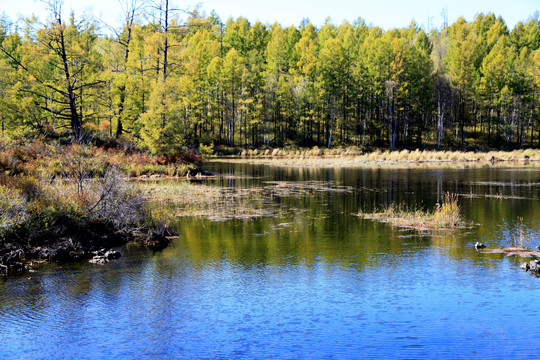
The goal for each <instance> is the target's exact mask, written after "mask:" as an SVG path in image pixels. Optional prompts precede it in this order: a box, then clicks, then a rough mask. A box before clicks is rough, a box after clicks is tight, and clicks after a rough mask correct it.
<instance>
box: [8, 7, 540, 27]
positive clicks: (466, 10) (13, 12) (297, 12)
mask: <svg viewBox="0 0 540 360" xmlns="http://www.w3.org/2000/svg"><path fill="white" fill-rule="evenodd" d="M171 3H173V4H174V5H176V6H178V7H181V8H183V9H194V8H195V7H196V6H197V5H199V6H200V10H201V11H205V12H206V13H207V14H209V13H210V12H211V11H212V10H215V11H216V12H217V14H218V15H219V16H220V17H221V19H222V20H223V21H224V22H225V21H226V20H227V19H228V18H229V17H234V18H237V17H239V16H242V17H245V18H247V19H248V20H250V21H251V22H252V23H253V22H255V21H257V20H258V21H261V22H263V23H266V24H272V23H274V22H275V21H278V22H279V23H280V24H281V25H282V26H289V25H295V26H298V25H299V24H300V22H301V21H302V19H304V18H308V19H309V20H310V21H311V22H312V23H313V24H315V25H316V26H320V25H322V24H323V23H324V21H325V19H326V18H328V17H330V19H331V20H332V22H333V23H334V24H340V23H341V22H342V21H343V20H347V21H349V22H353V21H354V20H355V19H357V18H358V17H361V18H363V19H364V20H365V22H366V23H367V24H372V25H373V26H380V27H382V28H384V29H386V30H387V29H391V28H395V27H406V26H408V25H409V24H410V23H411V21H412V20H413V19H414V20H415V21H416V23H417V24H419V25H421V26H422V27H423V28H424V29H426V28H428V24H429V27H430V28H433V27H440V26H441V25H442V22H443V17H442V15H441V10H442V9H446V10H447V13H448V22H449V23H450V24H452V23H453V22H454V21H455V20H456V19H457V18H458V17H460V16H463V17H464V18H465V19H466V20H467V21H471V20H473V19H474V16H475V14H477V13H480V12H483V13H488V12H493V13H495V15H497V16H499V15H500V16H502V18H503V19H504V20H505V22H506V24H507V26H508V27H509V28H510V29H512V28H513V27H514V25H515V24H516V23H517V22H518V21H526V20H527V19H528V18H529V17H530V16H531V15H533V14H534V13H535V11H538V10H540V0H514V1H508V0H505V1H501V0H451V1H449V0H408V1H405V0H369V1H368V0H356V1H355V0H275V1H268V0H267V1H257V0H251V1H250V0H226V1H224V0H204V1H201V2H199V1H197V0H195V1H190V0H181V1H178V0H171ZM70 10H74V11H75V15H76V17H78V16H79V15H82V14H83V13H84V12H85V11H91V12H92V13H93V14H94V15H96V16H98V17H100V18H101V19H102V20H103V21H105V22H106V23H107V24H110V25H113V26H114V25H117V24H118V22H119V20H120V14H121V7H120V5H119V2H118V0H64V5H63V15H64V16H65V17H67V16H68V15H69V12H70ZM2 12H3V13H5V14H6V15H8V16H9V17H10V18H11V19H17V18H18V17H19V16H20V15H22V16H30V15H32V14H35V15H37V16H38V17H40V18H44V17H45V16H46V14H47V11H46V6H45V4H44V3H43V2H41V1H36V0H0V13H2Z"/></svg>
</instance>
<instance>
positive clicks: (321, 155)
mask: <svg viewBox="0 0 540 360" xmlns="http://www.w3.org/2000/svg"><path fill="white" fill-rule="evenodd" d="M218 154H219V152H218ZM221 154H223V152H221ZM228 154H232V156H234V157H237V158H243V159H252V160H258V161H265V162H268V161H269V160H272V161H273V162H274V163H281V164H287V165H297V166H300V165H302V164H306V165H316V164H322V166H325V164H328V165H331V164H336V163H338V164H342V165H345V166H362V165H364V166H372V165H374V164H376V165H381V164H382V165H384V164H390V165H396V164H398V165H399V164H425V163H428V164H429V163H436V164H439V163H449V164H453V163H458V164H466V163H477V164H486V165H487V164H489V165H499V164H504V163H510V162H513V163H515V162H520V163H526V162H527V163H531V162H533V163H534V162H540V150H537V149H522V150H514V151H485V152H481V151H477V152H474V151H446V150H445V151H438V150H419V149H416V150H412V151H410V150H395V151H390V150H374V151H369V152H367V151H362V150H361V149H360V148H358V147H355V146H352V147H347V148H332V149H325V148H318V147H314V148H310V149H306V148H285V149H263V150H237V151H232V150H231V151H229V152H228Z"/></svg>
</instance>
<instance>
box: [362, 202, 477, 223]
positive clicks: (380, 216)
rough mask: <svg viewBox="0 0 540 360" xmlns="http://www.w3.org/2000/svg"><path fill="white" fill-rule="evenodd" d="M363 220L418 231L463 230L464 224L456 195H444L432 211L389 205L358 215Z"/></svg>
mask: <svg viewBox="0 0 540 360" xmlns="http://www.w3.org/2000/svg"><path fill="white" fill-rule="evenodd" d="M358 216H360V217H361V218H363V219H369V220H375V221H379V222H386V223H389V224H391V225H393V226H398V227H407V228H414V229H418V230H449V229H458V228H463V227H464V226H465V225H466V223H465V221H464V219H463V217H462V215H461V213H460V207H459V204H458V197H457V195H456V194H451V193H445V194H444V195H443V197H442V199H441V202H440V203H437V204H436V205H435V208H434V210H432V211H429V210H427V211H425V210H410V209H407V208H404V207H400V206H396V205H394V204H391V205H390V206H388V207H387V208H385V209H383V210H381V211H376V212H372V213H364V212H360V213H358Z"/></svg>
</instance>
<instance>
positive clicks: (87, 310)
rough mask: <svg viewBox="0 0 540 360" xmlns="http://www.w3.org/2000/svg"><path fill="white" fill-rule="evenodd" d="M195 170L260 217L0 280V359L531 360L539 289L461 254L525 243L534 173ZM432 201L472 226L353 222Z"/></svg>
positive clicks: (510, 268) (537, 228) (537, 179)
mask: <svg viewBox="0 0 540 360" xmlns="http://www.w3.org/2000/svg"><path fill="white" fill-rule="evenodd" d="M208 167H209V170H211V171H215V172H218V173H220V174H223V175H225V176H221V177H218V178H216V179H214V180H209V181H208V182H209V183H214V184H215V185H218V186H226V187H231V191H233V192H234V191H237V190H238V189H241V188H242V189H250V188H256V189H257V193H260V194H262V195H263V197H264V201H263V202H262V203H260V202H258V203H257V204H254V206H255V207H256V206H263V207H264V208H267V209H272V210H273V211H274V212H273V213H274V214H276V215H275V217H263V218H255V219H237V220H229V221H209V220H205V219H201V218H181V219H180V222H179V224H178V228H179V231H180V232H181V233H182V237H181V238H180V239H178V240H177V241H176V242H175V243H174V244H173V245H172V246H171V247H169V248H167V249H165V250H164V251H162V252H158V253H153V252H150V251H147V250H144V249H140V248H136V247H131V248H126V249H122V252H123V253H124V256H123V257H122V258H121V259H120V260H119V261H116V262H112V263H109V264H107V265H105V266H102V267H101V266H95V265H90V264H85V263H83V264H69V265H65V266H62V267H58V266H55V265H46V266H44V267H43V268H42V269H40V271H39V272H37V273H31V274H26V275H25V276H23V277H19V278H11V279H8V280H5V281H2V282H0V339H1V341H2V344H1V347H0V358H6V359H7V358H9V359H29V358H38V359H41V358H55V359H56V358H67V359H71V358H81V359H102V358H118V359H123V358H156V359H163V358H181V359H186V358H197V359H202V358H210V359H226V358H227V359H228V358H250V359H251V358H278V359H298V358H304V359H320V358H326V359H344V358H415V359H416V358H463V359H473V358H478V359H485V358H513V359H518V358H530V357H536V356H538V353H539V351H540V343H539V342H538V341H537V340H538V336H537V331H536V326H537V324H538V321H539V320H540V313H539V309H538V304H537V299H538V296H539V295H540V291H539V288H540V282H539V281H540V279H536V278H535V277H533V276H531V275H530V274H529V273H524V272H522V271H520V270H519V263H520V259H517V258H505V257H504V256H502V255H493V254H486V253H482V252H477V251H476V250H475V249H474V246H473V245H474V243H476V242H477V241H480V242H483V243H486V244H487V245H488V246H489V248H495V247H498V246H505V245H509V243H510V241H511V237H512V236H514V235H515V234H517V232H518V230H519V228H520V226H521V227H522V228H523V229H524V231H525V232H526V234H527V235H528V238H529V240H530V241H532V245H538V244H540V202H539V201H538V200H539V199H540V185H539V184H540V171H539V169H536V168H521V169H501V168H498V169H496V168H489V167H486V168H473V169H464V170H456V169H444V168H441V169H399V170H397V169H395V170H387V169H367V170H366V169H365V170H354V169H332V170H327V169H317V170H305V169H304V170H301V169H284V168H277V167H270V166H255V165H249V164H227V163H210V164H208ZM272 181H277V183H276V182H272ZM278 188H279V189H280V190H279V191H277V190H276V189H278ZM282 188H285V189H286V191H281V190H282ZM291 189H293V190H294V191H291ZM445 191H451V192H454V193H458V194H461V195H460V198H459V203H460V205H461V207H462V212H463V214H464V216H465V217H466V219H467V220H468V221H472V222H474V223H476V224H477V225H475V226H474V227H472V228H471V229H464V230H458V231H456V232H453V233H450V234H448V233H446V234H445V233H442V234H423V233H418V232H415V231H400V230H399V229H395V228H392V227H390V226H389V225H387V224H379V223H375V222H372V221H369V220H361V219H360V218H358V217H356V216H354V215H353V214H354V213H357V212H358V210H359V209H360V208H362V209H364V210H365V211H369V210H371V209H373V208H376V207H378V206H382V205H386V204H389V203H391V202H395V203H397V204H407V205H409V206H411V207H424V208H432V207H433V206H434V204H435V203H436V202H437V199H438V197H439V196H440V195H441V194H442V193H443V192H445ZM520 218H522V219H521V220H520Z"/></svg>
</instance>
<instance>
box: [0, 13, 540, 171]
mask: <svg viewBox="0 0 540 360" xmlns="http://www.w3.org/2000/svg"><path fill="white" fill-rule="evenodd" d="M50 10H51V15H53V17H54V19H55V21H53V22H49V23H45V24H44V25H40V24H39V23H38V22H37V21H33V20H31V21H29V22H28V23H27V24H26V25H25V27H24V28H23V29H21V31H19V32H17V31H15V30H14V28H13V27H12V26H10V24H9V21H7V20H5V19H4V20H3V21H2V24H1V26H0V41H1V47H0V49H1V50H2V51H1V52H0V74H1V75H0V125H1V134H2V136H4V137H6V138H12V139H16V138H20V137H21V136H30V135H31V136H35V135H42V136H46V137H49V136H52V137H64V138H66V137H67V138H69V141H70V142H84V141H86V140H87V139H90V138H100V139H113V138H115V139H128V140H129V141H132V142H135V143H137V145H138V146H140V147H142V148H146V149H148V150H149V151H150V152H151V153H152V154H161V153H166V152H171V151H175V150H177V149H180V148H187V147H194V146H195V147H196V146H197V145H196V144H198V143H201V142H202V143H210V142H214V143H215V144H216V145H217V146H224V145H227V146H230V147H237V146H241V147H243V148H257V147H260V146H265V147H267V148H268V147H276V146H278V147H283V146H285V145H287V144H290V143H294V144H296V145H300V146H313V145H317V146H321V147H322V146H324V147H326V146H341V145H356V146H363V147H371V146H375V147H384V146H386V147H398V148H400V147H409V148H417V147H430V146H441V145H449V146H462V147H483V148H486V147H501V146H505V147H525V146H529V147H531V146H538V145H539V143H540V134H539V132H538V129H539V128H540V127H539V126H540V108H539V107H538V101H537V100H538V99H539V98H540V75H539V74H540V70H539V68H540V65H539V64H540V60H538V59H540V55H539V51H540V50H539V48H540V35H539V34H540V31H539V30H540V21H539V20H538V17H531V18H529V19H527V20H526V21H524V22H519V23H518V24H517V25H516V26H515V28H514V29H512V30H511V31H510V30H509V29H508V28H507V27H506V25H505V23H504V21H503V19H502V18H500V17H496V16H495V15H494V14H479V15H477V16H476V18H475V19H474V20H473V21H471V22H467V21H466V20H465V19H463V18H460V19H458V20H457V21H456V22H455V23H454V24H451V25H450V26H446V27H444V28H442V29H434V30H432V31H431V33H430V34H427V33H425V32H424V30H422V29H421V28H420V27H419V26H418V24H416V23H415V22H414V21H413V22H411V24H410V25H409V26H407V27H404V28H400V29H389V30H386V31H384V30H383V29H380V28H377V27H372V26H368V25H366V22H365V21H364V20H362V19H358V20H357V21H355V22H353V23H352V24H350V23H348V22H343V23H342V24H340V25H335V24H332V23H331V22H330V21H329V20H328V21H326V22H325V23H324V24H323V26H321V27H319V28H318V27H316V26H314V25H313V24H312V23H310V22H307V21H304V22H303V23H302V24H301V25H300V26H298V27H295V26H290V27H288V28H284V27H282V26H281V25H280V24H278V23H274V24H273V25H270V26H268V25H264V24H261V23H260V22H256V23H254V24H251V23H250V22H249V21H248V20H247V19H245V18H242V17H240V18H237V19H233V18H230V19H228V20H227V21H226V22H225V23H224V24H222V22H221V20H220V19H219V18H218V17H217V15H216V14H211V15H210V16H205V15H204V14H201V13H199V12H198V11H194V12H192V13H191V14H190V16H189V17H188V18H187V19H185V21H184V22H182V21H181V20H180V18H178V17H177V16H176V15H175V12H174V11H172V10H170V9H169V8H168V6H164V7H161V8H160V9H159V10H156V11H158V14H156V15H159V16H157V17H155V19H165V18H167V19H168V21H167V22H166V23H165V22H163V21H161V22H160V21H157V20H156V21H152V20H150V21H143V20H142V19H143V18H146V17H144V16H140V15H142V14H143V13H146V12H148V11H149V10H150V8H138V9H132V10H133V12H131V11H128V10H126V12H125V13H124V14H123V17H124V21H123V24H122V27H121V28H119V29H116V30H117V31H116V33H115V34H116V35H115V36H112V37H106V36H103V35H100V29H99V28H98V25H97V23H96V22H95V21H93V20H91V19H90V18H89V17H83V18H80V19H76V18H75V17H73V18H71V19H69V20H68V21H64V20H63V19H62V16H61V15H62V14H60V13H59V9H58V8H54V7H53V8H51V9H50ZM165 15H166V16H165ZM22 34H24V36H23V35H22ZM62 39H63V40H62ZM85 139H86V140H85ZM13 159H14V158H9V157H7V156H3V157H0V166H2V167H3V168H10V171H15V172H16V171H18V170H17V165H16V163H14V162H13V161H12V160H13ZM15 162H16V159H15ZM51 167H52V168H55V169H56V170H55V172H56V173H58V174H60V173H61V172H62V171H63V169H62V165H61V164H51ZM129 171H135V169H130V170H129ZM136 171H137V172H143V173H144V172H146V170H144V169H137V170H136Z"/></svg>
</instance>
